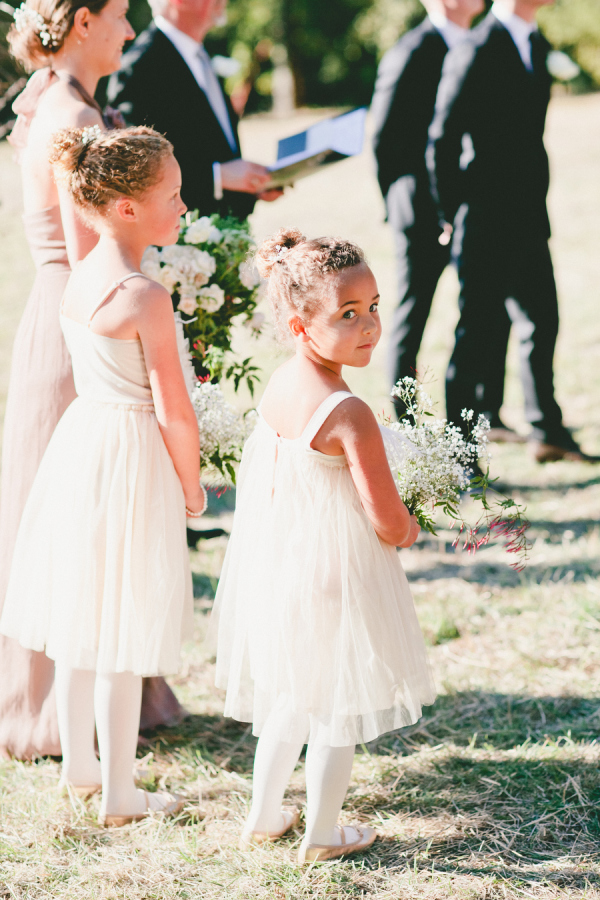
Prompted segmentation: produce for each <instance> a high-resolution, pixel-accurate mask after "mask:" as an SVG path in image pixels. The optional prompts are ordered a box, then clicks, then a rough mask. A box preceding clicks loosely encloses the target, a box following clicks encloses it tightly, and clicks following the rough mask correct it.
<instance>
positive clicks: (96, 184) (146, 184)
mask: <svg viewBox="0 0 600 900" xmlns="http://www.w3.org/2000/svg"><path fill="white" fill-rule="evenodd" d="M172 152H173V145H172V144H171V142H170V141H168V140H167V139H166V137H164V135H162V134H159V133H158V131H154V130H153V129H152V128H147V127H146V126H145V125H139V126H138V127H136V128H122V129H119V130H116V131H106V132H102V131H100V129H99V127H98V126H97V125H94V126H93V127H92V128H67V129H65V130H64V131H59V132H58V133H57V134H55V135H54V138H53V140H52V144H51V147H50V164H51V165H52V166H54V171H55V172H56V176H57V178H58V179H59V180H60V181H63V182H64V183H66V185H67V187H68V189H69V193H70V194H71V196H72V198H73V201H74V202H75V203H76V205H77V206H78V207H80V208H81V210H82V212H83V213H84V214H85V213H87V214H88V217H89V216H90V215H92V217H93V214H94V213H100V214H102V213H103V212H104V211H105V209H106V206H107V205H108V204H109V203H110V202H111V201H112V200H115V199H116V198H117V197H132V198H134V199H136V200H137V199H139V198H140V197H141V196H142V195H143V194H144V192H145V191H147V190H148V189H149V188H151V187H153V186H154V185H155V184H156V183H157V182H158V180H159V178H160V173H161V169H162V166H163V164H164V163H165V161H166V160H167V158H168V157H169V155H170V154H171V153H172Z"/></svg>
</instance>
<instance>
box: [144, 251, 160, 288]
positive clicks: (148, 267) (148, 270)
mask: <svg viewBox="0 0 600 900" xmlns="http://www.w3.org/2000/svg"><path fill="white" fill-rule="evenodd" d="M140 270H141V271H142V272H143V274H144V275H147V276H148V278H151V279H152V281H158V282H159V283H160V251H159V249H158V247H148V249H147V250H146V252H145V253H144V255H143V256H142V264H141V266H140Z"/></svg>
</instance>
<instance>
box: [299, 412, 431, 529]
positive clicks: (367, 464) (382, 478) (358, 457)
mask: <svg viewBox="0 0 600 900" xmlns="http://www.w3.org/2000/svg"><path fill="white" fill-rule="evenodd" d="M312 446H313V447H314V448H315V450H321V452H323V453H328V454H336V453H340V452H342V451H343V452H344V453H345V454H346V458H347V459H348V465H349V466H350V474H351V475H352V480H353V481H354V484H355V486H356V490H357V491H358V494H359V497H360V500H361V503H362V505H363V508H364V510H365V512H366V514H367V516H368V518H369V521H370V522H371V524H372V526H373V528H374V529H375V531H376V532H377V534H378V535H379V537H380V538H381V539H382V540H383V541H386V543H388V544H393V545H394V546H396V547H410V546H411V545H412V544H414V542H415V541H416V539H417V537H418V534H419V531H420V528H419V526H418V524H417V520H416V518H415V516H411V514H410V513H409V511H408V509H407V508H406V506H405V505H404V503H403V502H402V500H401V499H400V495H399V494H398V490H397V488H396V485H395V483H394V478H393V476H392V473H391V471H390V467H389V463H388V461H387V457H386V455H385V448H384V446H383V439H382V437H381V432H380V430H379V425H378V424H377V420H376V419H375V416H374V415H373V413H372V412H371V410H370V409H369V407H368V406H367V404H366V403H363V401H362V400H359V399H358V397H352V398H348V399H347V400H344V401H343V402H342V403H340V404H339V406H337V407H336V408H335V409H334V411H333V412H332V413H331V415H330V416H329V418H328V419H327V420H326V422H325V424H324V425H323V427H322V428H321V430H320V431H319V432H318V433H317V435H316V437H315V439H314V440H313V442H312Z"/></svg>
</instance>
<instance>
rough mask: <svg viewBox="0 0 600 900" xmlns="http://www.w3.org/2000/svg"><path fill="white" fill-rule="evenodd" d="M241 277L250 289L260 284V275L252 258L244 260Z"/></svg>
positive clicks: (245, 285)
mask: <svg viewBox="0 0 600 900" xmlns="http://www.w3.org/2000/svg"><path fill="white" fill-rule="evenodd" d="M239 277H240V281H241V283H242V284H243V285H244V287H245V288H248V290H249V291H251V290H252V288H255V287H256V286H257V285H258V284H260V275H259V274H258V269H257V268H256V266H255V265H254V263H253V262H252V260H250V259H247V260H244V262H243V263H242V264H241V266H240V271H239Z"/></svg>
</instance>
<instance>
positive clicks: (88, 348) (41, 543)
mask: <svg viewBox="0 0 600 900" xmlns="http://www.w3.org/2000/svg"><path fill="white" fill-rule="evenodd" d="M134 274H137V273H132V275H134ZM128 277H130V276H128ZM124 280H125V279H123V281H124ZM120 283H122V282H118V283H116V284H115V285H113V287H112V288H111V289H110V291H109V292H108V293H107V294H106V295H105V296H104V297H103V298H102V300H101V302H100V303H99V305H98V307H97V309H98V308H99V306H101V305H102V303H104V302H105V300H106V299H107V297H108V296H110V293H112V291H114V290H115V289H116V287H117V285H118V284H120ZM92 318H93V316H92ZM90 322H91V319H90ZM89 324H90V323H88V326H89ZM61 326H62V329H63V333H64V336H65V340H66V342H67V346H68V348H69V351H70V353H71V356H72V360H73V372H74V376H75V387H76V390H77V394H78V396H77V399H76V400H74V401H73V403H72V404H71V405H70V406H69V407H68V409H67V410H66V412H65V413H64V415H63V417H62V418H61V420H60V422H59V423H58V426H57V428H56V430H55V431H54V434H53V436H52V438H51V440H50V443H49V445H48V448H47V450H46V452H45V455H44V457H43V459H42V462H41V465H40V467H39V469H38V473H37V476H36V478H35V481H34V483H33V487H32V489H31V493H30V495H29V498H28V501H27V504H26V506H25V511H24V513H23V517H22V520H21V525H20V528H19V532H18V537H17V542H16V547H15V552H14V557H13V563H12V568H11V574H10V579H9V584H8V591H7V596H6V601H5V604H4V609H3V613H2V619H1V620H0V631H1V632H2V633H3V634H6V635H8V636H9V637H12V638H15V639H16V640H18V641H19V642H20V643H21V644H22V645H23V646H24V647H28V648H30V649H32V650H45V652H46V654H47V655H48V656H49V657H51V658H52V659H54V660H58V661H60V662H61V663H63V664H66V665H70V666H72V667H74V668H80V669H95V670H96V671H97V672H103V673H110V672H123V671H131V672H134V673H135V674H137V675H166V674H169V673H173V672H176V671H177V670H178V668H179V661H180V648H181V643H182V639H183V638H184V637H185V636H187V635H188V634H190V633H191V624H192V581H191V574H190V569H189V560H188V549H187V541H186V525H185V501H184V497H183V491H182V488H181V484H180V481H179V478H178V477H177V473H176V472H175V468H174V466H173V462H172V460H171V457H170V456H169V453H168V451H167V448H166V446H165V443H164V441H163V438H162V436H161V433H160V431H159V428H158V423H157V420H156V415H155V413H154V406H153V403H152V393H151V390H150V383H149V379H148V373H147V371H146V366H145V363H144V354H143V351H142V345H141V343H140V341H139V340H117V339H114V338H109V337H106V336H104V335H100V334H96V333H94V332H93V331H92V330H91V328H90V327H86V325H84V324H81V323H78V322H76V321H74V320H73V319H69V318H67V317H66V316H65V315H63V314H62V313H61Z"/></svg>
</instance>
